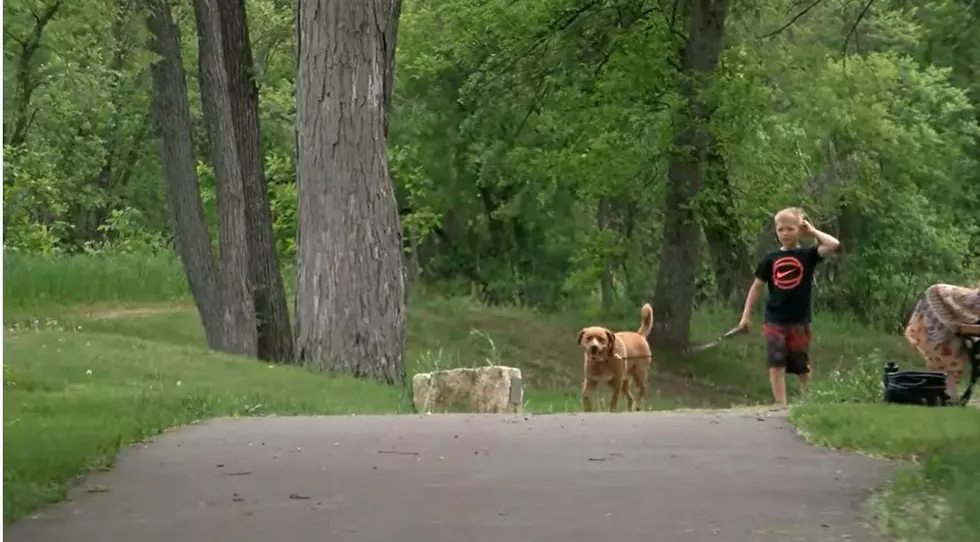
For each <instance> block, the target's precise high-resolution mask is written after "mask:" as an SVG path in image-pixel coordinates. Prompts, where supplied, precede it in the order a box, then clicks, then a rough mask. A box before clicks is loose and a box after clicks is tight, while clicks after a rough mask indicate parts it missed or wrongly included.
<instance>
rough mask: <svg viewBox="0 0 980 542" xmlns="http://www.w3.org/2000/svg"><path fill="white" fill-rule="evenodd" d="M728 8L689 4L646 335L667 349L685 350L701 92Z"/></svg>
mask: <svg viewBox="0 0 980 542" xmlns="http://www.w3.org/2000/svg"><path fill="white" fill-rule="evenodd" d="M727 8H728V5H727V0H692V2H691V4H690V7H689V9H690V23H689V30H688V37H687V41H686V43H685V44H684V51H683V57H682V58H683V60H682V64H681V72H682V73H681V74H680V77H681V94H682V95H683V96H684V107H685V111H684V112H683V117H682V118H681V119H680V121H679V124H678V126H677V131H676V133H675V135H674V148H673V149H672V152H671V156H670V160H669V164H668V171H667V177H668V186H667V198H666V205H665V209H664V232H663V241H662V243H661V246H660V268H659V270H658V272H657V285H656V289H655V291H654V307H655V308H656V310H657V315H658V316H657V319H656V321H655V322H654V331H653V334H652V337H651V338H652V340H654V341H656V342H657V343H658V344H660V345H662V346H664V347H666V348H668V349H671V350H681V349H683V348H685V347H686V346H687V344H688V339H689V337H690V328H691V315H692V312H693V308H692V305H693V302H694V294H695V282H694V280H695V275H696V270H697V268H698V257H699V253H700V242H701V239H700V228H699V227H698V223H697V220H696V217H695V211H694V208H693V205H692V204H693V199H694V197H695V196H696V195H697V193H698V190H699V189H700V187H701V174H702V171H701V170H702V167H703V165H704V163H705V162H706V161H707V158H708V150H709V147H710V143H711V136H710V133H709V132H708V130H709V128H708V120H709V118H710V115H711V113H710V110H709V107H708V104H707V103H706V97H705V96H703V95H702V92H703V90H704V89H705V88H706V87H707V85H708V82H709V81H708V79H709V78H710V77H711V75H712V73H713V72H714V70H715V68H716V67H717V66H718V58H719V55H720V54H721V48H722V42H723V39H724V32H725V17H726V15H727V12H728V9H727Z"/></svg>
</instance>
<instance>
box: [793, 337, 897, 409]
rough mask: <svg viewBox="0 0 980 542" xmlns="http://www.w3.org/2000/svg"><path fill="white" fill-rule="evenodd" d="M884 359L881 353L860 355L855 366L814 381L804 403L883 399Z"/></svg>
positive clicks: (873, 352)
mask: <svg viewBox="0 0 980 542" xmlns="http://www.w3.org/2000/svg"><path fill="white" fill-rule="evenodd" d="M885 361H886V360H885V359H884V356H883V355H882V353H881V351H880V350H877V349H876V350H873V351H872V352H871V353H870V354H868V355H866V356H860V357H858V358H857V361H856V362H855V363H854V365H853V366H851V367H849V368H847V369H845V370H841V369H840V368H836V369H833V370H831V371H830V372H829V373H828V374H827V376H826V377H824V378H819V379H814V380H813V382H812V383H811V385H810V386H809V388H808V389H807V392H806V394H805V395H804V397H803V400H804V402H807V403H814V404H835V403H875V402H878V401H880V400H881V396H882V391H883V388H882V378H883V376H884V374H883V371H884V366H885Z"/></svg>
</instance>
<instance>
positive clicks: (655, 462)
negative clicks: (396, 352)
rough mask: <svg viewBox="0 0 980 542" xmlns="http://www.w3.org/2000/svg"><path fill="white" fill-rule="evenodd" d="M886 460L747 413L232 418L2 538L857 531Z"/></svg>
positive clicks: (719, 535) (157, 541)
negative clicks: (833, 447) (823, 443)
mask: <svg viewBox="0 0 980 542" xmlns="http://www.w3.org/2000/svg"><path fill="white" fill-rule="evenodd" d="M887 470H888V465H887V463H885V462H883V461H878V460H873V459H869V458H866V457H862V456H858V455H850V454H840V453H836V452H833V451H830V450H825V449H821V448H815V447H811V446H809V445H807V444H805V443H804V442H803V441H802V440H800V439H799V438H798V437H797V436H796V434H795V431H794V429H793V428H792V427H791V426H790V425H789V424H788V423H787V422H786V420H785V418H784V417H782V416H772V417H766V416H764V415H758V414H750V413H744V412H742V413H738V412H726V413H705V412H700V413H697V412H695V413H691V412H688V413H677V414H669V413H668V414H640V413H637V414H625V413H623V414H612V415H610V414H592V415H585V416H583V415H566V414H561V415H547V416H540V415H539V416H533V417H524V416H507V415H505V416H477V415H434V416H356V417H355V416H351V417H319V418H314V417H296V418H260V419H239V420H231V419H221V420H214V421H211V422H208V423H204V424H200V425H195V426H191V427H186V428H183V429H180V430H177V431H175V432H173V433H171V434H168V435H166V436H164V437H161V438H160V439H159V440H158V441H157V442H154V443H152V444H148V445H145V446H137V447H134V448H132V449H129V450H127V451H125V452H124V453H123V454H122V456H121V458H120V461H119V463H118V465H117V468H116V469H115V470H113V471H112V472H108V473H100V474H96V475H93V476H92V477H90V478H89V479H88V480H87V481H86V482H85V484H84V485H82V486H80V487H79V488H78V489H77V490H75V491H74V492H73V494H72V498H73V500H72V501H70V502H67V503H63V504H61V505H58V506H55V507H52V508H49V509H46V510H44V511H43V512H41V513H39V514H37V515H35V516H33V517H29V518H24V519H23V520H22V521H20V522H18V523H16V524H14V525H13V526H10V527H8V528H6V529H5V530H4V539H5V540H7V541H8V542H41V541H66V542H67V541H72V542H114V541H119V542H122V541H141V542H174V541H186V542H211V541H214V542H225V541H229V540H233V541H235V542H251V541H255V542H259V541H261V542H268V541H284V542H285V541H293V540H297V541H298V540H316V541H329V542H353V541H359V542H393V541H398V540H401V541H406V542H461V541H463V542H522V541H528V542H532V541H533V542H578V541H583V542H586V541H587V542H599V541H607V542H614V541H615V542H635V541H640V540H647V541H654V542H656V541H664V542H673V541H678V542H702V541H708V540H710V541H712V542H721V541H724V542H749V541H752V542H770V541H772V542H775V541H779V542H793V541H801V542H802V541H807V542H824V541H831V540H833V541H837V542H840V541H841V540H849V541H852V542H860V541H871V540H876V538H874V537H873V536H872V535H871V532H870V530H868V529H867V528H866V527H865V526H864V525H863V524H862V522H861V519H860V516H861V511H862V509H863V507H862V502H863V501H864V498H865V497H866V496H867V492H868V491H869V489H870V488H872V487H873V486H874V485H876V484H878V483H879V482H880V481H881V480H882V477H883V476H884V475H885V474H886V473H887ZM93 489H97V490H99V491H97V492H93Z"/></svg>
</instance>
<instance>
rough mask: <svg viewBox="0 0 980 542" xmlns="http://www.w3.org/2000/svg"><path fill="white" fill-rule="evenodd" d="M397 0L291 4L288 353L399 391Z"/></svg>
mask: <svg viewBox="0 0 980 542" xmlns="http://www.w3.org/2000/svg"><path fill="white" fill-rule="evenodd" d="M399 9H400V0H362V1H361V2H346V1H341V0H299V4H298V9H297V33H298V36H297V43H298V44H299V54H298V58H299V62H298V64H299V66H298V74H297V81H296V101H297V107H296V152H297V160H296V163H297V172H296V173H297V184H298V189H299V209H298V215H299V235H298V238H299V239H298V249H297V252H298V260H299V270H298V277H297V290H296V312H297V314H296V326H297V350H298V354H299V357H300V359H301V360H303V361H306V362H309V363H314V364H317V365H320V366H323V367H325V368H329V369H334V370H338V371H342V372H346V373H350V374H353V375H355V376H359V377H368V378H374V379H378V380H381V381H384V382H389V383H397V384H401V383H403V382H404V380H405V366H404V349H405V276H404V271H403V258H402V252H401V250H402V240H401V235H402V233H401V226H400V224H399V219H398V207H397V204H396V202H395V195H394V188H393V187H392V185H391V181H390V179H389V176H388V164H387V157H386V149H385V146H386V133H387V126H388V103H387V98H388V96H390V89H391V84H392V80H391V74H392V71H391V69H390V64H391V61H392V58H393V51H394V47H395V34H396V32H395V30H396V22H397V19H398V13H399Z"/></svg>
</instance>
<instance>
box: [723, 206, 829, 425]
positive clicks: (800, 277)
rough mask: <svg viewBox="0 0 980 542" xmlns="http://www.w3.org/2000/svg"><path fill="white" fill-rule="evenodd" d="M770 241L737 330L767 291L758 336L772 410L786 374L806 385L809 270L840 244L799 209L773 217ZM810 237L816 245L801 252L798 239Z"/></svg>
mask: <svg viewBox="0 0 980 542" xmlns="http://www.w3.org/2000/svg"><path fill="white" fill-rule="evenodd" d="M773 220H774V221H775V223H776V237H777V238H778V239H779V250H774V251H772V252H770V253H769V254H766V255H765V256H763V257H762V260H761V261H760V262H759V265H758V267H756V269H755V280H754V281H752V287H751V288H749V294H748V295H747V296H746V298H745V308H744V309H743V310H742V319H741V321H739V323H738V325H739V327H740V328H742V329H745V330H748V329H749V324H750V321H749V319H750V317H751V315H752V307H753V306H754V305H755V302H756V301H758V299H759V296H760V295H761V294H762V287H763V285H767V286H768V287H769V288H768V290H769V296H768V299H766V316H765V322H764V323H763V324H762V336H763V337H764V338H765V340H766V364H767V365H768V367H769V383H770V385H771V386H772V396H773V399H774V401H775V403H776V406H777V407H780V408H782V407H785V406H786V373H787V372H788V373H791V374H795V375H797V377H798V378H799V379H800V384H802V385H803V386H806V385H807V383H808V382H809V380H810V363H809V354H808V347H809V344H810V338H811V333H810V298H811V292H812V290H813V271H814V268H815V267H816V266H817V264H818V263H820V261H821V260H823V259H824V257H826V256H827V255H828V254H832V253H835V252H837V251H838V250H840V241H838V240H837V239H835V238H834V237H833V236H831V235H828V234H826V233H824V232H822V231H820V230H818V229H816V228H815V227H813V224H811V223H810V221H809V220H806V218H805V217H804V215H803V210H802V209H799V208H796V207H790V208H787V209H783V210H782V211H779V212H778V213H776V216H775V217H774V218H773ZM801 235H807V236H813V237H815V238H816V239H817V245H816V246H812V247H801V246H800V242H799V241H800V236H801Z"/></svg>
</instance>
